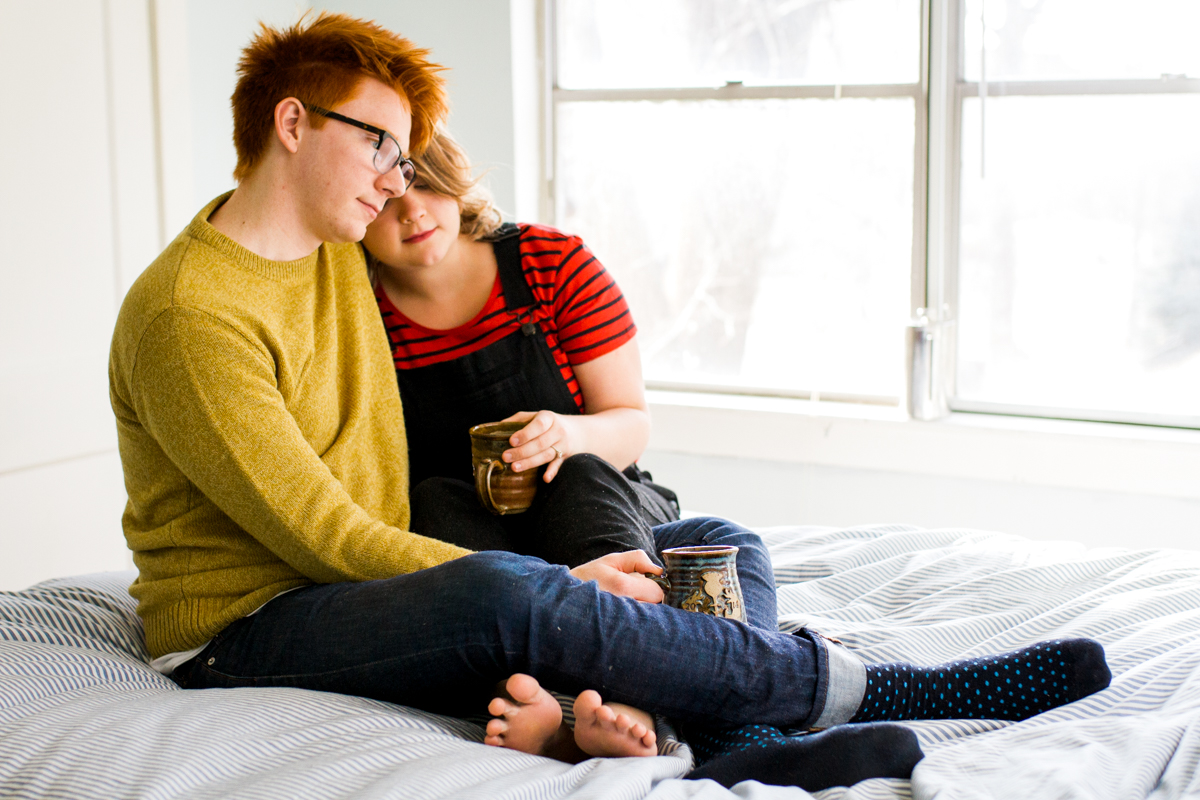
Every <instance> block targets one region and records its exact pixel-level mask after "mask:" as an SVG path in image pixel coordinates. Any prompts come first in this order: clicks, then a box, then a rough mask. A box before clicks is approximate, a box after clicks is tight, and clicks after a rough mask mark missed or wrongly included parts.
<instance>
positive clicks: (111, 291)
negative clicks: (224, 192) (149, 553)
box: [0, 0, 160, 588]
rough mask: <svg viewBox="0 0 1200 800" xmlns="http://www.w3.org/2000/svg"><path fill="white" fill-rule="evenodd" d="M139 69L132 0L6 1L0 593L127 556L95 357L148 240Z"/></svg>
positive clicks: (150, 185)
mask: <svg viewBox="0 0 1200 800" xmlns="http://www.w3.org/2000/svg"><path fill="white" fill-rule="evenodd" d="M42 31H54V35H55V42H54V47H53V48H52V49H48V48H47V47H46V41H45V39H44V38H43V36H42V34H41V32H42ZM149 66H150V36H149V18H148V14H147V6H146V4H145V3H144V2H129V1H128V0H108V2H103V1H102V0H74V2H72V3H70V4H69V7H68V8H63V6H62V4H53V3H7V4H5V6H4V24H3V25H0V76H3V78H2V80H3V90H4V97H5V107H6V109H7V113H6V114H5V120H4V124H3V126H0V185H2V186H3V192H0V241H3V242H4V248H3V251H2V252H3V255H2V256H0V298H2V300H0V302H2V303H3V313H0V509H2V511H0V553H2V554H3V557H2V558H0V588H11V587H14V586H20V585H24V584H27V583H29V582H32V581H35V580H40V579H42V578H48V577H52V576H53V575H58V574H64V573H69V572H83V571H90V570H98V569H123V568H125V567H126V566H127V565H128V564H129V563H130V561H129V558H128V554H127V551H126V550H125V544H124V540H123V538H122V536H121V527H120V515H121V510H122V508H123V507H124V499H125V498H124V492H123V489H122V485H121V473H120V465H119V463H118V461H117V458H116V450H115V448H116V434H115V428H114V425H113V421H112V412H111V411H110V410H109V405H108V380H107V363H108V342H109V338H110V337H111V335H112V326H113V322H114V320H115V317H116V310H117V307H118V304H119V302H120V299H121V298H122V297H123V296H124V293H125V290H126V289H127V287H128V286H129V283H130V282H131V281H132V280H133V278H134V277H135V276H136V275H137V274H138V273H139V272H140V271H141V269H142V267H143V266H144V265H145V264H146V263H147V262H148V261H149V260H150V259H151V258H153V257H154V255H155V254H156V253H157V251H158V249H159V247H160V241H159V236H158V190H157V183H156V170H155V162H154V155H155V148H154V133H153V126H152V120H153V111H152V102H151V81H150V69H149Z"/></svg>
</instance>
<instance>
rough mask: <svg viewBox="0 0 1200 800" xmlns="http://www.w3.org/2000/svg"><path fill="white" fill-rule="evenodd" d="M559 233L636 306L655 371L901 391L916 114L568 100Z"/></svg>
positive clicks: (703, 378) (563, 109)
mask: <svg viewBox="0 0 1200 800" xmlns="http://www.w3.org/2000/svg"><path fill="white" fill-rule="evenodd" d="M558 125H559V128H558V135H559V150H558V152H559V161H558V172H557V182H558V185H557V187H556V192H557V196H558V225H559V226H560V227H562V228H563V229H565V230H568V231H572V232H575V233H579V234H580V235H582V236H583V237H584V240H585V241H587V242H588V244H589V245H590V246H591V247H592V249H593V250H594V251H595V253H596V254H597V256H598V257H599V258H600V260H601V261H602V262H604V264H605V265H606V266H607V267H608V268H609V269H610V270H611V271H612V273H613V274H614V275H615V277H616V279H617V281H618V282H619V283H620V285H621V288H622V289H623V290H624V292H625V294H626V296H627V297H628V298H629V301H630V305H631V306H632V308H633V313H634V317H635V319H636V321H637V324H638V328H639V336H638V339H639V342H640V345H641V349H642V356H643V360H644V367H645V371H646V377H647V378H648V379H650V380H655V379H657V380H669V381H683V382H687V383H708V384H718V385H721V384H741V385H749V386H761V387H772V388H785V389H799V390H813V389H816V390H818V391H822V392H849V393H855V394H869V395H886V396H898V395H899V387H900V385H901V380H902V378H901V364H902V362H903V355H902V354H903V338H904V324H905V321H906V319H907V316H908V303H909V275H910V271H911V262H912V228H913V217H912V204H913V148H914V142H913V136H914V128H915V120H914V103H913V100H912V99H911V98H896V99H886V100H882V99H881V100H862V99H853V100H851V99H843V100H769V101H736V102H722V101H712V102H662V103H653V102H621V103H615V102H606V103H563V104H560V105H559V118H558Z"/></svg>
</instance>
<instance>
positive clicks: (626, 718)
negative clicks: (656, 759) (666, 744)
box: [575, 689, 658, 757]
mask: <svg viewBox="0 0 1200 800" xmlns="http://www.w3.org/2000/svg"><path fill="white" fill-rule="evenodd" d="M575 744H577V745H579V749H580V750H582V751H583V752H585V753H587V754H588V755H590V756H611V757H621V756H656V755H658V737H657V736H656V735H655V734H654V718H653V717H651V716H650V715H649V714H647V713H646V712H645V711H641V710H640V709H636V708H632V707H630V706H626V705H621V704H620V703H609V704H607V705H605V704H604V702H603V701H602V700H601V699H600V695H599V694H597V693H596V692H594V691H592V690H591V689H588V690H587V691H586V692H584V693H583V694H581V695H579V697H577V698H575Z"/></svg>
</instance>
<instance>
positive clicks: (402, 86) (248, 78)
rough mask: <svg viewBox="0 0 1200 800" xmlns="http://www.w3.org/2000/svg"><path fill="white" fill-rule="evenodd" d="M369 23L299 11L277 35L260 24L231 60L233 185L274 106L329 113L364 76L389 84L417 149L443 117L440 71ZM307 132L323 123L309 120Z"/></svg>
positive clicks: (256, 154) (271, 122) (253, 155)
mask: <svg viewBox="0 0 1200 800" xmlns="http://www.w3.org/2000/svg"><path fill="white" fill-rule="evenodd" d="M428 55H429V51H428V50H423V49H421V48H419V47H416V46H415V45H413V43H412V42H410V41H408V40H407V39H404V38H402V37H400V36H397V35H396V34H394V33H392V32H391V31H388V30H385V29H383V28H381V27H379V26H378V25H376V24H375V23H374V22H369V21H367V20H362V19H355V18H354V17H350V16H347V15H345V14H331V13H329V12H321V13H320V14H319V15H317V16H316V17H315V18H312V19H309V15H308V14H307V13H306V14H305V15H304V16H302V17H301V18H300V21H299V22H297V23H296V24H295V25H293V26H292V27H290V28H286V29H284V30H282V31H280V30H276V29H274V28H271V27H268V26H267V25H266V24H262V25H261V29H260V30H259V32H258V35H257V36H255V37H254V40H253V41H252V42H250V44H249V45H247V47H246V49H245V50H243V51H242V57H241V59H240V60H239V61H238V82H237V88H235V89H234V90H233V98H232V105H233V144H234V147H235V148H237V166H236V167H235V168H234V170H233V177H234V179H235V180H237V181H239V182H241V181H243V180H245V179H246V178H247V177H249V176H250V174H251V173H252V172H253V171H254V169H255V167H257V166H258V165H259V163H260V162H261V161H262V158H263V155H264V154H265V153H266V151H267V144H268V143H269V142H270V139H271V134H272V132H273V131H274V129H275V106H277V105H278V104H279V102H280V101H281V100H284V99H286V98H288V97H295V98H297V99H299V100H302V101H303V102H305V103H312V104H314V105H318V106H322V107H323V108H336V107H337V106H338V105H339V104H341V103H344V102H345V101H347V100H349V99H350V98H351V97H352V96H353V95H354V90H355V89H356V88H357V87H358V84H359V83H360V82H361V81H362V80H363V79H364V78H374V79H375V80H377V81H380V82H381V83H384V84H386V85H388V86H391V87H392V88H394V89H395V90H396V92H397V93H398V94H399V95H400V96H401V97H403V98H404V99H405V100H406V101H407V102H408V105H409V110H410V111H411V113H412V131H411V133H410V147H411V150H412V152H413V153H420V152H422V151H423V150H424V149H425V145H426V144H427V143H428V142H429V139H430V137H431V136H432V135H433V131H434V129H435V128H436V127H437V124H438V123H439V122H440V121H441V120H442V119H443V118H444V117H445V116H446V112H447V111H448V108H447V104H446V90H445V81H444V80H443V79H442V77H441V76H440V75H438V73H439V72H440V71H441V70H443V69H445V67H442V66H439V65H437V64H434V63H433V62H431V61H429V60H428V59H427V58H426V56H428ZM310 119H311V124H312V126H313V127H314V128H320V127H322V126H323V125H324V124H325V122H326V119H325V118H324V117H319V116H315V115H313V116H312V117H311V118H310Z"/></svg>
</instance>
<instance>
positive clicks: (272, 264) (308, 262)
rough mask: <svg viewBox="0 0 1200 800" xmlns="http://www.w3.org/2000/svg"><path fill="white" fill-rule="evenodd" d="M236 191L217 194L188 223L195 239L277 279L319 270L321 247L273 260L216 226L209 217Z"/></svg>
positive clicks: (306, 274)
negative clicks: (297, 256)
mask: <svg viewBox="0 0 1200 800" xmlns="http://www.w3.org/2000/svg"><path fill="white" fill-rule="evenodd" d="M232 194H233V192H232V191H228V192H226V193H225V194H223V195H221V196H220V197H217V198H215V199H214V200H213V201H212V202H210V203H209V204H208V205H206V206H205V207H204V208H202V209H201V210H200V213H199V214H197V215H196V217H195V218H194V219H193V220H192V222H191V224H190V225H188V230H187V232H188V234H189V235H190V236H192V237H193V238H195V239H198V240H200V241H202V242H204V243H205V244H207V245H208V246H210V247H212V248H213V249H214V250H216V251H217V252H219V253H220V254H221V255H223V256H225V257H226V258H228V259H229V260H230V261H232V262H233V263H234V264H236V265H237V266H239V267H242V268H243V269H246V270H249V271H250V272H254V273H256V274H258V275H262V276H263V277H266V278H271V279H274V280H293V279H296V278H303V277H310V276H312V275H313V274H314V273H315V271H316V266H317V260H318V258H319V257H320V254H321V247H324V245H322V246H321V247H318V248H317V249H316V250H314V251H312V252H311V253H309V254H308V255H306V256H304V257H302V258H298V259H296V260H295V261H273V260H271V259H269V258H263V257H262V256H260V255H258V254H257V253H255V252H253V251H251V250H247V249H246V248H245V247H243V246H242V245H240V244H238V243H237V242H235V241H234V240H233V239H230V238H229V237H228V236H226V235H225V234H223V233H221V232H220V231H219V230H217V229H216V228H214V227H213V226H212V225H211V224H210V223H209V221H208V218H209V217H211V216H212V215H213V213H214V212H215V211H216V210H217V209H218V208H220V206H221V204H222V203H224V202H225V201H226V200H228V199H229V197H230V195H232Z"/></svg>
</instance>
